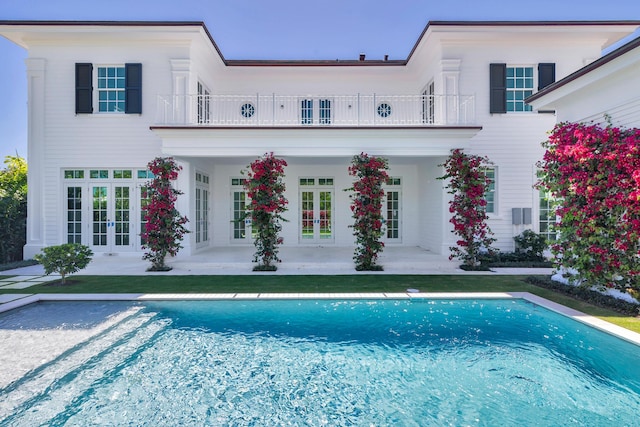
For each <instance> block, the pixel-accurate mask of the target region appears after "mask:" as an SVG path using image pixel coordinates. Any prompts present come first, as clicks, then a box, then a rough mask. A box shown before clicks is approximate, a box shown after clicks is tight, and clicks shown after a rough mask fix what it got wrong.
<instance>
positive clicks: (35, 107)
mask: <svg viewBox="0 0 640 427" xmlns="http://www.w3.org/2000/svg"><path fill="white" fill-rule="evenodd" d="M25 63H26V66H27V104H28V105H27V165H28V173H27V180H28V186H29V187H28V193H27V243H26V245H25V247H24V249H23V256H24V258H25V259H31V258H33V256H34V255H35V254H37V253H39V252H40V249H42V248H43V247H44V246H45V242H44V236H45V214H46V209H47V206H46V205H45V203H44V199H45V194H44V193H45V192H44V170H45V146H46V144H45V129H44V126H45V78H44V76H45V69H46V61H45V60H44V59H41V58H27V59H26V60H25Z"/></svg>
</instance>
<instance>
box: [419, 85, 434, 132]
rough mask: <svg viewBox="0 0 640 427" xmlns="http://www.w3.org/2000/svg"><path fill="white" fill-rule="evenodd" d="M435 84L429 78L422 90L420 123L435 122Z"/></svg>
mask: <svg viewBox="0 0 640 427" xmlns="http://www.w3.org/2000/svg"><path fill="white" fill-rule="evenodd" d="M435 94H436V89H435V84H434V82H433V80H431V81H430V82H429V83H428V84H427V86H426V87H425V88H424V90H423V91H422V123H424V124H429V125H430V124H433V123H435V104H436V102H435Z"/></svg>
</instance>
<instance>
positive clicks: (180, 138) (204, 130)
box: [151, 126, 482, 157]
mask: <svg viewBox="0 0 640 427" xmlns="http://www.w3.org/2000/svg"><path fill="white" fill-rule="evenodd" d="M151 130H152V131H153V132H155V133H156V135H158V136H159V137H160V139H161V140H162V152H163V154H164V155H168V156H189V157H244V156H252V157H255V156H260V155H262V154H264V153H265V152H274V153H276V154H277V155H280V156H292V157H344V156H353V155H354V154H357V153H361V152H367V153H368V154H371V155H379V156H418V157H432V156H447V155H449V153H450V151H451V150H452V149H454V148H465V147H467V146H468V145H469V141H470V140H471V138H473V137H474V136H475V135H476V134H477V133H478V132H480V130H482V128H481V127H479V126H461V127H438V126H430V127H420V128H416V127H412V128H407V127H404V128H400V127H385V128H381V127H375V128H374V127H372V128H363V127H351V128H347V127H345V128H341V127H333V126H332V127H320V126H319V127H311V128H284V127H283V128H278V127H269V128H237V127H236V128H224V127H167V126H153V127H151Z"/></svg>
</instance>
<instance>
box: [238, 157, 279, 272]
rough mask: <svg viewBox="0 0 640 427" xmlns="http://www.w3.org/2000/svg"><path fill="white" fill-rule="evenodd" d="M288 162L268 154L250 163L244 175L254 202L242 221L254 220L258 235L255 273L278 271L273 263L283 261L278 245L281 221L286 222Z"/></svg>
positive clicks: (247, 189)
mask: <svg viewBox="0 0 640 427" xmlns="http://www.w3.org/2000/svg"><path fill="white" fill-rule="evenodd" d="M285 166H287V162H286V161H285V160H283V159H278V158H276V157H274V155H273V153H269V154H265V155H264V156H262V157H261V158H259V159H257V160H256V161H254V162H253V163H251V164H250V165H249V166H248V167H247V168H248V170H247V171H243V172H242V173H243V174H246V175H247V176H248V179H246V180H245V181H244V188H245V190H246V191H247V196H248V197H249V199H250V200H251V201H250V203H248V204H247V205H246V214H245V216H244V217H243V218H242V220H244V218H246V217H249V218H251V224H252V230H253V231H254V232H255V233H256V238H255V240H254V245H255V247H256V252H255V254H254V258H253V262H259V265H258V266H256V267H255V268H254V270H276V266H275V265H273V264H272V263H273V262H280V259H279V258H278V246H279V245H281V244H282V237H279V235H278V233H280V231H281V230H282V225H281V224H280V222H281V221H286V219H285V218H283V217H282V214H283V213H284V212H286V211H287V203H288V201H287V199H286V198H285V197H284V191H285V185H284V182H283V178H284V168H285Z"/></svg>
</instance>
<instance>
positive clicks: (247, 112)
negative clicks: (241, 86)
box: [240, 102, 256, 119]
mask: <svg viewBox="0 0 640 427" xmlns="http://www.w3.org/2000/svg"><path fill="white" fill-rule="evenodd" d="M255 113H256V107H254V106H253V104H252V103H250V102H247V103H246V104H242V106H241V107H240V114H242V117H244V118H247V119H248V118H251V117H253V115H254V114H255Z"/></svg>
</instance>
